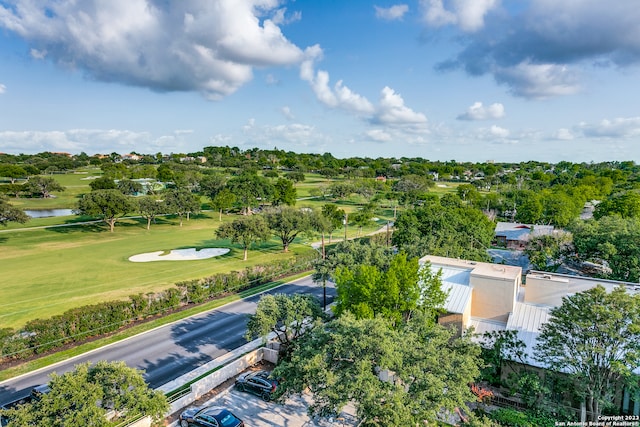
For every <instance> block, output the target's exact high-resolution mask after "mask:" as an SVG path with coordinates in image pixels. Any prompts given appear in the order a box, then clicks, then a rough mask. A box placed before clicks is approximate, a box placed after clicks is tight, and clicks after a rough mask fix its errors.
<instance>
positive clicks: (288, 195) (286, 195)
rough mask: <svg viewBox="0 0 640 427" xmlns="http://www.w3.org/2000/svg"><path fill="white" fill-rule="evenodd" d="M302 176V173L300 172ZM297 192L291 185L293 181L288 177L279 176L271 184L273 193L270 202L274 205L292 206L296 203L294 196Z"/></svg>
mask: <svg viewBox="0 0 640 427" xmlns="http://www.w3.org/2000/svg"><path fill="white" fill-rule="evenodd" d="M302 175H303V176H304V174H302ZM297 194H298V192H297V191H296V188H295V187H294V186H293V181H291V180H290V179H284V178H279V179H278V180H277V181H276V183H275V184H274V185H273V195H272V196H271V203H273V205H274V206H278V205H289V206H294V205H295V204H296V197H297Z"/></svg>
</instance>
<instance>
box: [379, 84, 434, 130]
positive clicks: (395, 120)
mask: <svg viewBox="0 0 640 427" xmlns="http://www.w3.org/2000/svg"><path fill="white" fill-rule="evenodd" d="M375 121H376V122H378V123H382V124H387V125H403V124H414V125H421V124H426V123H427V117H426V116H425V115H424V114H422V113H416V112H415V111H413V110H412V109H411V108H409V107H407V106H405V105H404V99H402V96H400V95H399V94H397V93H396V92H395V91H394V90H393V89H391V88H390V87H388V86H385V87H384V89H382V91H381V93H380V104H379V106H378V108H377V111H376V116H375Z"/></svg>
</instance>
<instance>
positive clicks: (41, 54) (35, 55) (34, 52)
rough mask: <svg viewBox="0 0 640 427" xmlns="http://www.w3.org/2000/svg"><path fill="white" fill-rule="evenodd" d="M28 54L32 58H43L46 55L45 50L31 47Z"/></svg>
mask: <svg viewBox="0 0 640 427" xmlns="http://www.w3.org/2000/svg"><path fill="white" fill-rule="evenodd" d="M29 55H31V57H32V58H33V59H44V58H46V57H47V51H46V50H38V49H34V48H31V49H30V50H29Z"/></svg>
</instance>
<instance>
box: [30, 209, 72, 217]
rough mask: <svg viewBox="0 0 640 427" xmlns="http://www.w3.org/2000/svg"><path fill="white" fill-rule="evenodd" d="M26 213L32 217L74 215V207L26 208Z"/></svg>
mask: <svg viewBox="0 0 640 427" xmlns="http://www.w3.org/2000/svg"><path fill="white" fill-rule="evenodd" d="M24 213H26V214H27V215H29V216H30V217H31V218H47V217H51V216H69V215H74V213H73V209H25V211H24Z"/></svg>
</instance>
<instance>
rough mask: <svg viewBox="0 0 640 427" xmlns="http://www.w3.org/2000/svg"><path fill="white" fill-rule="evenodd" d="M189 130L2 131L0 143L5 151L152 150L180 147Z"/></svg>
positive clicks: (153, 151)
mask: <svg viewBox="0 0 640 427" xmlns="http://www.w3.org/2000/svg"><path fill="white" fill-rule="evenodd" d="M191 133H192V131H191V130H176V131H174V132H172V133H170V134H167V135H160V136H157V137H155V136H153V135H152V134H151V133H149V132H134V131H130V130H119V129H108V130H104V129H70V130H66V131H20V132H18V131H4V132H0V146H2V147H3V149H4V150H6V151H7V152H17V153H36V152H41V151H67V152H70V153H80V152H81V151H84V152H86V153H88V154H94V153H111V152H113V151H116V152H127V153H128V152H131V151H133V150H135V151H140V152H145V153H155V152H157V151H162V150H163V149H165V150H166V148H169V149H171V150H179V149H180V147H183V146H184V145H185V142H186V141H185V136H187V135H189V134H191Z"/></svg>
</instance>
